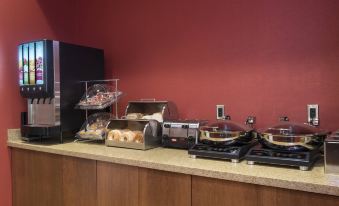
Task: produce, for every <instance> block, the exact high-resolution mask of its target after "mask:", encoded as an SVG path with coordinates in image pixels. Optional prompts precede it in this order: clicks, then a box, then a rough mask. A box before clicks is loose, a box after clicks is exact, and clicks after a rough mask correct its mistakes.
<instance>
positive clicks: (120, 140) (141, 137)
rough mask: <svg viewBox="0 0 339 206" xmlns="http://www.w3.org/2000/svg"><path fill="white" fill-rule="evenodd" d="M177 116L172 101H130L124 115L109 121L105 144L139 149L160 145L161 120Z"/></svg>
mask: <svg viewBox="0 0 339 206" xmlns="http://www.w3.org/2000/svg"><path fill="white" fill-rule="evenodd" d="M177 118H178V112H177V107H176V105H175V104H174V103H173V102H170V101H155V100H140V101H130V102H129V103H128V105H127V107H126V110H125V116H123V118H122V119H116V120H111V122H110V123H109V125H108V127H107V129H108V135H107V138H106V140H105V144H106V145H107V146H114V147H124V148H132V149H140V150H147V149H151V148H154V147H158V146H161V134H162V133H161V129H162V128H161V127H162V126H161V125H162V123H163V121H167V120H171V119H172V120H173V119H177Z"/></svg>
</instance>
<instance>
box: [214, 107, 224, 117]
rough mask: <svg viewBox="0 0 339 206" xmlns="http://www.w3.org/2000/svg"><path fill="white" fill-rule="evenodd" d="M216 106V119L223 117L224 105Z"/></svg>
mask: <svg viewBox="0 0 339 206" xmlns="http://www.w3.org/2000/svg"><path fill="white" fill-rule="evenodd" d="M216 107H217V110H216V112H217V119H225V106H224V105H221V104H218V105H217V106H216Z"/></svg>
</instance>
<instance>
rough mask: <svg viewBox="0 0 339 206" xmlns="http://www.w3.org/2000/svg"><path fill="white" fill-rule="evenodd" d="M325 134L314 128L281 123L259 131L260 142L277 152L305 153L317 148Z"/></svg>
mask: <svg viewBox="0 0 339 206" xmlns="http://www.w3.org/2000/svg"><path fill="white" fill-rule="evenodd" d="M327 134H328V133H327V132H326V131H323V130H320V129H318V128H316V127H313V126H310V125H307V124H299V123H292V122H281V123H279V124H277V125H274V126H272V127H269V128H266V129H264V130H259V137H260V138H259V139H260V142H261V143H262V144H263V145H265V146H266V147H269V148H272V149H277V150H290V151H305V150H313V149H316V148H319V147H320V146H321V145H322V144H323V142H324V139H325V138H326V136H327Z"/></svg>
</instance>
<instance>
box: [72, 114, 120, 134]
mask: <svg viewBox="0 0 339 206" xmlns="http://www.w3.org/2000/svg"><path fill="white" fill-rule="evenodd" d="M113 118H114V115H112V114H110V113H106V112H99V113H94V114H92V115H90V116H89V117H88V118H87V120H86V121H85V123H84V124H83V125H82V127H81V129H80V131H79V132H78V133H77V134H76V138H78V139H85V140H105V138H106V135H107V132H108V130H107V126H108V124H109V122H110V120H111V119H113Z"/></svg>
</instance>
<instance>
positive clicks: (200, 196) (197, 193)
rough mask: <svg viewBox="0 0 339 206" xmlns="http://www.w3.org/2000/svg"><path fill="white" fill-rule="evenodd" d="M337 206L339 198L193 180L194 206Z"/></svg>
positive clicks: (234, 183) (196, 178)
mask: <svg viewBox="0 0 339 206" xmlns="http://www.w3.org/2000/svg"><path fill="white" fill-rule="evenodd" d="M215 204H218V205H220V206H228V205H230V206H234V205H236V206H285V205H298V206H319V205H321V206H338V205H339V197H336V196H331V195H322V194H315V193H310V192H302V191H296V190H288V189H281V188H274V187H267V186H260V185H253V184H246V183H240V182H232V181H226V180H218V179H211V178H205V177H197V176H193V177H192V205H193V206H203V205H204V206H205V205H215Z"/></svg>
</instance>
